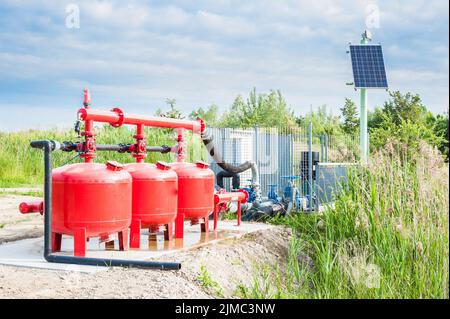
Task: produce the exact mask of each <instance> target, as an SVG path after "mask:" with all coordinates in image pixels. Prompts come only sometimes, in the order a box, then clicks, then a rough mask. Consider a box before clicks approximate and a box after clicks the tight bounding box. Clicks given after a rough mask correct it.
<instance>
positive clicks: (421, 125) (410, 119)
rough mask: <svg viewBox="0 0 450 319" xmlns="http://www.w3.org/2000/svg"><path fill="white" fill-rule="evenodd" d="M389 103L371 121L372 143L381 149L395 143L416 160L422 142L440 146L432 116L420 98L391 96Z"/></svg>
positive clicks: (391, 94) (408, 94) (397, 94)
mask: <svg viewBox="0 0 450 319" xmlns="http://www.w3.org/2000/svg"><path fill="white" fill-rule="evenodd" d="M389 95H390V99H389V100H388V101H386V102H385V103H384V106H383V108H382V109H380V108H378V109H376V110H375V112H374V113H372V114H371V117H370V127H369V129H370V133H371V134H370V143H371V146H372V147H375V148H380V147H384V146H386V145H387V143H389V142H391V141H395V142H396V143H398V144H399V145H400V146H401V147H403V148H404V149H406V150H407V152H408V155H411V156H413V155H414V152H415V151H416V150H417V149H418V146H419V142H420V141H425V142H427V143H428V144H430V145H432V146H439V145H441V143H442V137H440V136H438V135H437V134H436V133H435V129H434V125H432V124H430V121H433V120H432V118H433V115H432V114H431V113H430V112H428V111H427V108H426V107H425V105H423V104H422V100H421V98H420V96H419V95H413V94H411V93H406V94H401V93H400V92H399V91H396V92H390V93H389Z"/></svg>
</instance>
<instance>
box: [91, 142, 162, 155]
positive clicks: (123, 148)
mask: <svg viewBox="0 0 450 319" xmlns="http://www.w3.org/2000/svg"><path fill="white" fill-rule="evenodd" d="M130 146H131V145H130V144H117V145H111V144H97V146H96V150H97V151H112V152H119V153H125V152H129V150H130ZM170 150H171V147H170V146H167V145H163V146H147V147H146V151H147V152H148V153H162V154H166V153H169V152H170Z"/></svg>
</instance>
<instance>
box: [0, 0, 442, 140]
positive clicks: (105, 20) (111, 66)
mask: <svg viewBox="0 0 450 319" xmlns="http://www.w3.org/2000/svg"><path fill="white" fill-rule="evenodd" d="M448 12H449V2H448V1H447V0H431V1H430V0H404V1H399V0H386V1H373V0H372V1H363V0H358V1H356V0H347V1H336V0H320V1H310V0H295V1H294V0H272V1H270V0H255V1H252V0H248V1H242V0H230V1H225V0H214V1H211V0H196V1H188V0H175V1H139V0H135V1H95V0H94V1H92V0H89V1H81V0H80V1H61V0H58V1H57V0H41V1H32V0H29V1H25V0H0V131H15V130H22V129H27V128H39V129H41V128H51V127H69V126H71V125H72V124H73V122H74V121H75V120H76V111H77V109H78V108H80V107H81V101H82V90H83V88H84V87H89V88H90V90H91V93H92V106H93V107H95V108H100V109H111V108H112V107H121V108H122V109H123V110H124V111H128V112H133V113H142V114H148V115H153V114H154V113H155V111H156V109H157V108H164V107H166V103H165V101H166V99H167V98H173V99H176V101H177V106H178V107H179V108H180V109H181V110H182V111H183V112H184V113H185V114H189V113H190V111H191V110H193V109H194V108H198V107H207V106H209V105H211V104H212V103H214V104H216V105H218V106H219V109H220V110H221V111H225V110H226V109H228V108H229V107H230V105H231V104H232V102H233V100H234V99H235V97H236V96H237V95H238V94H241V95H243V96H244V97H245V96H248V93H249V92H250V90H251V89H252V88H253V87H255V88H256V89H257V91H258V92H261V93H264V92H268V91H269V90H271V89H275V90H278V89H279V90H280V91H281V92H282V94H283V95H284V97H285V98H286V101H287V103H288V105H289V106H290V107H291V108H292V109H293V110H294V112H295V113H296V114H297V115H301V114H305V113H306V112H308V111H310V109H311V108H316V107H318V106H320V105H324V104H326V105H327V106H328V107H329V109H330V110H331V111H332V112H333V113H334V114H338V113H339V108H340V107H341V106H342V104H343V102H344V99H345V98H346V97H348V98H352V99H354V100H355V101H357V102H358V101H359V98H358V92H356V91H355V90H354V89H353V88H352V87H351V86H347V85H346V83H348V82H352V73H351V65H350V59H349V56H348V54H347V53H346V51H347V50H348V44H349V43H350V42H351V43H359V40H360V38H361V33H362V32H363V31H364V30H365V29H369V30H370V31H371V32H372V34H373V42H374V43H381V44H382V45H383V51H384V56H385V60H386V68H387V76H388V81H389V85H390V89H391V90H400V91H401V92H413V93H417V94H420V95H421V97H422V99H423V101H424V103H425V104H426V105H427V107H428V108H429V109H430V110H431V111H432V112H434V113H443V112H446V111H447V110H448V107H449V97H448V96H449V13H448ZM387 98H388V93H387V92H386V91H384V90H375V91H371V92H370V94H369V109H373V108H374V107H375V106H377V105H382V103H383V101H385V100H386V99H387Z"/></svg>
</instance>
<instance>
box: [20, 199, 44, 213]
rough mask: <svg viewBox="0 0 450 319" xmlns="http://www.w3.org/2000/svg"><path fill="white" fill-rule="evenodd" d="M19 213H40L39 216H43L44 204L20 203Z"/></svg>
mask: <svg viewBox="0 0 450 319" xmlns="http://www.w3.org/2000/svg"><path fill="white" fill-rule="evenodd" d="M19 211H20V212H21V213H22V214H31V213H40V214H41V215H43V214H44V202H43V201H37V202H28V203H26V202H23V203H20V205H19Z"/></svg>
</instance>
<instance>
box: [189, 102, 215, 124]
mask: <svg viewBox="0 0 450 319" xmlns="http://www.w3.org/2000/svg"><path fill="white" fill-rule="evenodd" d="M198 117H199V118H201V119H202V120H204V121H205V123H206V124H207V125H211V126H215V125H217V124H218V117H219V108H218V107H217V105H215V104H211V105H210V106H209V107H208V108H207V109H206V110H205V109H203V108H202V107H199V108H198V109H196V110H194V111H192V112H191V114H189V119H191V120H195V119H197V118H198Z"/></svg>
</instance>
